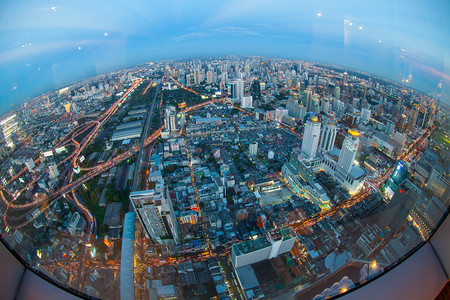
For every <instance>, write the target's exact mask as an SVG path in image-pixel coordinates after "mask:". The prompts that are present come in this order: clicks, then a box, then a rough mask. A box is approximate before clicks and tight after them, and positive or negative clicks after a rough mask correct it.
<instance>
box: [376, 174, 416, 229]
mask: <svg viewBox="0 0 450 300" xmlns="http://www.w3.org/2000/svg"><path fill="white" fill-rule="evenodd" d="M420 195H421V192H420V190H419V189H418V188H417V187H416V186H415V185H413V184H412V183H411V182H410V181H409V180H405V181H403V182H402V183H401V184H400V185H399V186H398V187H397V190H396V191H395V193H394V196H393V197H392V199H391V202H389V204H388V206H387V207H386V208H385V209H384V211H383V212H382V213H381V218H380V219H379V220H378V226H379V227H380V228H381V230H386V229H389V230H390V231H391V233H392V234H395V233H397V232H398V231H399V230H400V228H401V227H402V225H403V223H404V222H405V221H406V219H407V217H408V215H409V213H410V211H411V209H412V208H413V207H414V206H415V204H416V203H417V201H418V200H419V199H420Z"/></svg>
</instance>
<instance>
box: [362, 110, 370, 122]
mask: <svg viewBox="0 0 450 300" xmlns="http://www.w3.org/2000/svg"><path fill="white" fill-rule="evenodd" d="M370 113H371V111H370V109H367V108H363V109H362V110H361V121H362V122H363V123H364V124H369V121H370Z"/></svg>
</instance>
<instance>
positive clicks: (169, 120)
mask: <svg viewBox="0 0 450 300" xmlns="http://www.w3.org/2000/svg"><path fill="white" fill-rule="evenodd" d="M164 115H165V116H164V126H165V128H166V130H167V131H169V132H172V131H177V130H178V120H177V112H176V109H175V107H173V106H170V107H169V108H167V109H166V112H165V114H164Z"/></svg>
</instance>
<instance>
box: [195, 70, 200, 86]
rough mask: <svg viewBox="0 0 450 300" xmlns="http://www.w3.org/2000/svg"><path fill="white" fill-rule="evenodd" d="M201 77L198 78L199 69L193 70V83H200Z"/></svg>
mask: <svg viewBox="0 0 450 300" xmlns="http://www.w3.org/2000/svg"><path fill="white" fill-rule="evenodd" d="M200 81H201V78H200V70H198V69H195V70H194V84H195V85H197V84H200Z"/></svg>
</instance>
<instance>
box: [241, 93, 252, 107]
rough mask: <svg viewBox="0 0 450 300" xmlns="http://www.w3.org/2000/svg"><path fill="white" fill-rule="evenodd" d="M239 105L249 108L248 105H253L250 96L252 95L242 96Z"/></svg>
mask: <svg viewBox="0 0 450 300" xmlns="http://www.w3.org/2000/svg"><path fill="white" fill-rule="evenodd" d="M241 107H242V108H250V107H253V97H252V96H245V97H242V101H241Z"/></svg>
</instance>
